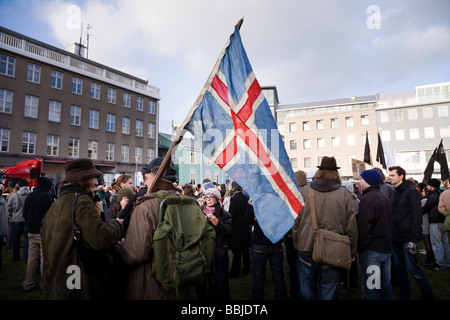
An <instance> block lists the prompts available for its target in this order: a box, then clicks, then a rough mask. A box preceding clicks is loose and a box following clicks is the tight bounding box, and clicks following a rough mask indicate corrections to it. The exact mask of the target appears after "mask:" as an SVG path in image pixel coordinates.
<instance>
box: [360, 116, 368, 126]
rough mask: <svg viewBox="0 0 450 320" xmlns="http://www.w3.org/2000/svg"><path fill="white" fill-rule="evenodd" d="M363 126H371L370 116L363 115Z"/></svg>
mask: <svg viewBox="0 0 450 320" xmlns="http://www.w3.org/2000/svg"><path fill="white" fill-rule="evenodd" d="M361 125H362V126H368V125H369V116H368V115H362V116H361Z"/></svg>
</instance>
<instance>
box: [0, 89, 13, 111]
mask: <svg viewBox="0 0 450 320" xmlns="http://www.w3.org/2000/svg"><path fill="white" fill-rule="evenodd" d="M12 101H13V92H12V91H8V90H4V89H0V112H1V113H12Z"/></svg>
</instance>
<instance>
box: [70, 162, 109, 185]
mask: <svg viewBox="0 0 450 320" xmlns="http://www.w3.org/2000/svg"><path fill="white" fill-rule="evenodd" d="M65 169H66V177H65V180H69V181H73V180H84V179H90V178H94V177H98V176H101V175H102V174H103V173H102V172H101V171H99V170H97V168H96V167H95V166H94V163H93V162H92V160H91V159H85V158H81V159H75V160H70V161H67V162H66V165H65Z"/></svg>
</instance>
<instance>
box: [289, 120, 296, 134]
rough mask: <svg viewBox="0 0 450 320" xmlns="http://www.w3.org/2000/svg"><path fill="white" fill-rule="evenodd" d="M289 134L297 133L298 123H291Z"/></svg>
mask: <svg viewBox="0 0 450 320" xmlns="http://www.w3.org/2000/svg"><path fill="white" fill-rule="evenodd" d="M289 132H297V123H296V122H290V123H289Z"/></svg>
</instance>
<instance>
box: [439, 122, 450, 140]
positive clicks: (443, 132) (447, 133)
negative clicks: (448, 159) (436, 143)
mask: <svg viewBox="0 0 450 320" xmlns="http://www.w3.org/2000/svg"><path fill="white" fill-rule="evenodd" d="M439 134H440V136H441V138H448V137H450V125H447V126H439Z"/></svg>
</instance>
